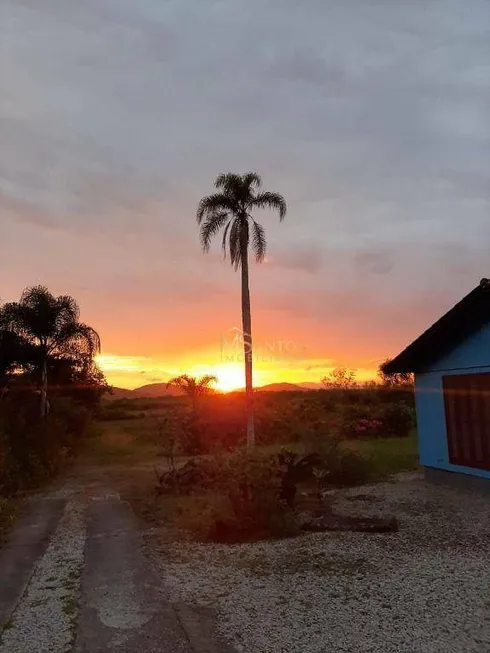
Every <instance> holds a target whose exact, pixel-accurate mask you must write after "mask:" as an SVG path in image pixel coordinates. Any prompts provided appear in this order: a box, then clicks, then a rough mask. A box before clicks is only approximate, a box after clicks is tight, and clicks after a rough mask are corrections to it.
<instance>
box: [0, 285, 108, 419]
mask: <svg viewBox="0 0 490 653" xmlns="http://www.w3.org/2000/svg"><path fill="white" fill-rule="evenodd" d="M79 317H80V309H79V307H78V304H77V302H76V301H75V300H74V299H73V297H70V296H68V295H60V296H59V297H55V296H54V295H52V294H51V293H50V292H49V290H48V289H47V288H45V287H44V286H33V287H31V288H26V289H25V290H24V292H23V293H22V295H21V298H20V301H19V302H9V303H7V304H4V305H3V306H2V307H1V308H0V330H2V331H7V332H11V333H13V334H15V335H16V336H18V337H19V338H21V339H22V341H23V342H25V343H26V344H27V345H30V346H32V347H33V348H34V349H35V351H36V354H37V355H36V359H37V360H36V365H37V367H38V369H39V372H40V380H41V402H40V410H41V417H45V416H46V414H47V407H48V401H47V396H48V361H49V360H50V359H52V358H68V359H71V360H74V359H75V360H78V361H82V360H83V361H84V362H85V363H86V364H87V365H89V364H90V363H91V362H92V360H93V357H94V356H95V354H97V353H98V352H99V351H100V338H99V335H98V333H97V332H96V331H94V329H92V327H90V326H88V325H87V324H84V323H83V322H79Z"/></svg>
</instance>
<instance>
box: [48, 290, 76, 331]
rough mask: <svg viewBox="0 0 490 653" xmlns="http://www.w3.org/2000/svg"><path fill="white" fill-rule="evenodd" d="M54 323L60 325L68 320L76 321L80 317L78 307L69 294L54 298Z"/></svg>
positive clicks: (68, 321)
mask: <svg viewBox="0 0 490 653" xmlns="http://www.w3.org/2000/svg"><path fill="white" fill-rule="evenodd" d="M54 308H55V312H56V323H57V324H59V325H60V326H62V325H63V324H68V323H70V322H78V320H79V319H80V308H79V306H78V304H77V302H76V300H75V299H74V298H73V297H70V295H60V296H59V297H56V299H55V306H54Z"/></svg>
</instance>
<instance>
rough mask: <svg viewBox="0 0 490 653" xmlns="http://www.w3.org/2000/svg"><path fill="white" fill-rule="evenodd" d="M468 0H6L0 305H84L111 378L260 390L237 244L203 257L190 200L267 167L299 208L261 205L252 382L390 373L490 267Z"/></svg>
mask: <svg viewBox="0 0 490 653" xmlns="http://www.w3.org/2000/svg"><path fill="white" fill-rule="evenodd" d="M460 4H461V7H462V6H463V3H460ZM210 5H213V6H212V7H211V8H210ZM313 5H314V16H315V19H314V20H312V15H313V14H312V6H313ZM426 5H427V6H426ZM429 5H430V6H429ZM471 6H472V9H471V11H465V10H464V9H463V8H461V9H460V10H457V11H456V10H455V11H447V10H446V8H445V7H444V6H443V4H441V3H423V2H422V3H409V2H405V3H402V2H391V3H390V2H371V3H366V2H364V1H363V0H351V1H350V2H343V1H342V0H336V1H333V2H331V3H327V2H314V3H313V4H312V3H311V2H304V3H292V2H272V3H267V2H266V3H264V2H263V0H247V1H246V2H245V0H229V2H221V3H206V2H202V1H198V0H188V2H181V1H177V0H167V2H155V1H154V0H140V1H139V2H123V1H120V2H88V3H77V2H59V3H42V2H41V3H39V2H38V3H36V2H29V3H22V2H20V3H19V2H15V0H8V1H7V3H6V12H7V14H6V15H7V18H6V20H7V22H8V24H9V29H8V30H6V33H5V34H2V67H3V68H4V69H5V74H4V75H3V76H2V84H3V87H2V102H1V103H0V121H1V122H2V124H4V125H6V126H7V128H6V129H3V130H0V144H1V148H0V151H1V153H2V154H1V161H0V265H1V282H2V283H1V287H0V302H2V303H3V302H6V301H16V300H18V299H19V297H20V295H21V292H22V290H23V289H24V288H26V287H28V286H33V285H36V284H42V285H45V286H47V287H48V288H49V290H50V291H51V292H52V293H53V294H55V295H65V294H68V295H71V296H73V297H74V298H75V299H76V300H77V302H78V303H79V305H80V309H81V319H82V321H83V322H86V323H87V324H90V325H91V326H93V327H94V328H95V329H96V330H97V331H98V332H99V333H100V336H101V341H102V353H101V355H100V356H99V358H98V361H99V364H100V367H101V368H102V370H103V371H104V372H105V374H106V376H107V379H108V381H109V382H110V383H111V384H113V385H115V386H119V387H124V388H135V387H139V386H141V385H145V384H148V383H157V382H160V383H161V382H165V381H168V380H169V379H170V378H172V377H174V376H176V375H179V374H182V373H188V374H193V375H200V374H209V373H211V374H215V375H217V376H218V378H219V387H220V388H221V389H226V390H228V389H232V388H234V387H240V386H243V379H244V372H243V360H242V352H241V350H240V343H238V344H237V343H236V342H235V340H234V336H233V334H234V333H236V330H235V327H238V326H240V325H241V304H240V275H239V274H238V273H237V272H235V271H234V270H233V268H232V266H231V265H230V264H229V261H223V255H222V252H221V234H220V235H217V237H216V239H214V240H213V243H212V246H211V250H210V252H209V253H207V254H203V252H202V250H201V247H200V243H199V229H198V226H197V224H196V208H197V206H198V203H199V200H200V199H201V198H202V197H203V196H205V195H209V194H210V193H212V192H213V190H214V186H213V184H214V181H215V179H216V177H217V175H219V174H220V173H223V172H228V171H230V172H237V173H244V172H247V171H257V172H258V173H259V174H260V175H261V176H262V179H263V184H264V189H265V190H271V191H277V192H279V193H281V194H282V195H283V196H284V198H285V200H286V202H287V207H288V210H287V215H286V217H285V220H284V221H283V222H282V223H279V220H278V216H277V215H276V214H274V213H271V212H268V211H257V212H256V214H254V217H255V218H256V219H257V220H258V222H259V223H260V224H261V225H262V226H263V228H264V230H265V234H266V238H267V257H266V260H265V262H264V263H263V264H261V265H256V264H255V262H253V261H251V265H250V289H251V304H252V330H253V339H254V383H255V385H256V386H260V385H264V384H268V383H274V382H291V383H295V382H307V381H309V382H319V381H320V380H321V378H322V377H324V376H325V375H326V374H328V372H329V371H330V370H331V369H332V368H335V367H347V368H352V369H356V370H357V378H358V380H359V381H364V380H368V379H372V378H374V377H375V375H376V370H377V367H378V365H379V364H380V362H382V361H383V360H385V359H386V358H388V357H392V356H394V355H396V354H398V353H399V351H400V350H401V349H402V348H403V347H405V346H406V345H407V344H408V343H409V342H411V341H412V340H413V339H414V338H416V337H417V336H418V335H419V334H420V333H421V332H422V331H424V330H425V329H426V328H427V327H428V326H429V325H430V324H431V323H433V322H434V321H435V320H436V319H438V318H439V317H440V316H441V315H442V314H443V313H444V312H445V311H447V310H448V309H449V308H451V306H453V305H454V304H455V303H456V302H457V301H459V299H460V298H461V297H463V296H464V295H465V294H466V293H467V292H469V290H470V289H471V288H474V287H475V285H476V283H478V281H479V280H480V279H481V278H482V277H488V276H489V264H488V251H489V243H490V221H489V220H488V215H489V210H490V199H489V193H488V178H489V175H490V164H489V161H490V157H489V156H488V147H489V143H490V128H489V125H490V121H489V119H488V97H489V95H488V90H489V89H490V76H489V74H488V73H489V69H488V67H487V68H486V67H485V66H484V65H483V64H482V62H484V61H487V60H488V58H489V57H490V39H489V38H488V25H489V24H490V4H489V3H488V1H487V0H474V2H472V3H471ZM210 12H211V13H210ZM210 15H211V16H212V19H210ZM257 15H260V21H257V20H256V16H257ZM204 23H206V30H203V29H202V24H204ZM87 30H89V31H90V38H87V34H88V31H87ZM108 34H109V35H112V34H114V38H108ZM26 35H28V37H26ZM485 53H487V54H485ZM428 62H430V65H428Z"/></svg>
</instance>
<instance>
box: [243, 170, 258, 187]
mask: <svg viewBox="0 0 490 653" xmlns="http://www.w3.org/2000/svg"><path fill="white" fill-rule="evenodd" d="M242 180H243V182H244V183H245V185H246V186H247V187H248V188H249V189H251V188H255V189H259V188H260V187H261V186H262V177H261V176H260V175H259V174H258V173H257V172H246V173H245V174H244V175H243V176H242Z"/></svg>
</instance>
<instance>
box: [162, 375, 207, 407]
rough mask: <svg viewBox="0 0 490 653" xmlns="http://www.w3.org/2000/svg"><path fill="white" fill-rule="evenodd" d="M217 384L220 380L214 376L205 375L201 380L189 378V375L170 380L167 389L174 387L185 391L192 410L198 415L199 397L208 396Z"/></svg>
mask: <svg viewBox="0 0 490 653" xmlns="http://www.w3.org/2000/svg"><path fill="white" fill-rule="evenodd" d="M215 383H218V379H217V377H215V376H213V375H212V374H205V375H204V376H201V377H200V378H199V379H198V378H196V377H194V376H189V375H188V374H181V375H180V376H176V377H175V378H173V379H170V381H169V382H168V383H167V388H169V387H170V386H172V385H174V386H176V387H177V388H180V389H181V390H183V391H184V392H185V394H186V395H187V396H188V397H189V399H190V400H191V403H192V409H193V411H194V413H196V412H197V402H198V400H199V397H201V396H202V395H204V394H207V393H208V392H209V391H210V389H211V386H212V385H214V384H215Z"/></svg>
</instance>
